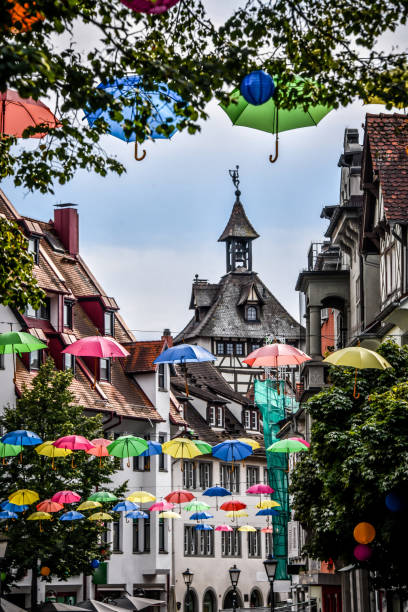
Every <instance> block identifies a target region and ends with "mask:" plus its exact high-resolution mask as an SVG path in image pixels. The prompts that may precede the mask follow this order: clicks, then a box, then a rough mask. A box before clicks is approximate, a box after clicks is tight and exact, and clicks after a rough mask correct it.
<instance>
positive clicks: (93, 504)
mask: <svg viewBox="0 0 408 612" xmlns="http://www.w3.org/2000/svg"><path fill="white" fill-rule="evenodd" d="M95 508H102V504H101V503H100V502H98V501H84V502H82V504H79V506H78V507H77V510H94V509H95Z"/></svg>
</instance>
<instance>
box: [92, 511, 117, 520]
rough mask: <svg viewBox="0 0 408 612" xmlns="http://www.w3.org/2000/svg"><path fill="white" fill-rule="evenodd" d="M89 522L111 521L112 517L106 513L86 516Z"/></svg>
mask: <svg viewBox="0 0 408 612" xmlns="http://www.w3.org/2000/svg"><path fill="white" fill-rule="evenodd" d="M88 520H89V521H113V516H111V515H110V514H108V513H107V512H95V513H94V514H91V516H88Z"/></svg>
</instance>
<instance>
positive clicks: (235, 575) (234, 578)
mask: <svg viewBox="0 0 408 612" xmlns="http://www.w3.org/2000/svg"><path fill="white" fill-rule="evenodd" d="M240 573H241V570H240V569H238V568H237V566H236V565H234V566H233V567H230V569H229V575H230V580H231V584H232V609H233V611H234V612H235V610H236V609H237V584H238V580H239V575H240Z"/></svg>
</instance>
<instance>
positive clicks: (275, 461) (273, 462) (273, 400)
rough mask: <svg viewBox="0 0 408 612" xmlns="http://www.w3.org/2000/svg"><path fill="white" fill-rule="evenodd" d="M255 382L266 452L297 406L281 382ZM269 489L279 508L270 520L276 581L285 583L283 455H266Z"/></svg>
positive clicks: (285, 463) (286, 495)
mask: <svg viewBox="0 0 408 612" xmlns="http://www.w3.org/2000/svg"><path fill="white" fill-rule="evenodd" d="M279 385H280V387H279V390H280V393H278V392H277V388H276V382H275V381H272V380H262V381H261V380H255V403H256V405H257V406H258V408H259V410H260V411H261V413H262V418H263V431H264V439H265V448H268V446H270V445H271V444H273V442H277V440H278V438H277V433H278V431H279V429H280V427H279V425H278V423H279V421H281V420H282V419H284V418H285V417H286V416H288V415H289V414H292V413H294V412H296V411H297V409H298V407H299V406H298V404H297V402H295V401H294V400H293V399H292V398H288V397H287V396H285V394H284V382H283V381H280V382H279ZM266 456H267V465H268V479H269V485H270V486H271V487H272V488H273V489H274V490H275V492H274V493H273V494H272V499H274V500H275V501H277V502H278V503H279V504H280V508H279V510H280V512H279V516H273V517H272V526H273V535H272V537H273V554H274V557H275V558H276V559H277V560H278V566H277V568H276V574H275V580H287V579H288V578H289V576H288V574H287V562H288V521H289V520H290V508H289V493H288V484H289V483H288V471H287V470H288V455H287V454H286V453H266Z"/></svg>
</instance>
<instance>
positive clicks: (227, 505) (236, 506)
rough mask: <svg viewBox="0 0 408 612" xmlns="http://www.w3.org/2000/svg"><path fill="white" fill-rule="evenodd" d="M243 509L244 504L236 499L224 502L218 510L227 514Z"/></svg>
mask: <svg viewBox="0 0 408 612" xmlns="http://www.w3.org/2000/svg"><path fill="white" fill-rule="evenodd" d="M244 508H246V504H244V502H241V501H239V500H238V499H231V500H229V501H227V502H224V503H223V504H222V505H221V506H220V510H225V511H226V512H229V511H231V510H233V511H234V512H236V511H237V510H243V509H244Z"/></svg>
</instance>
